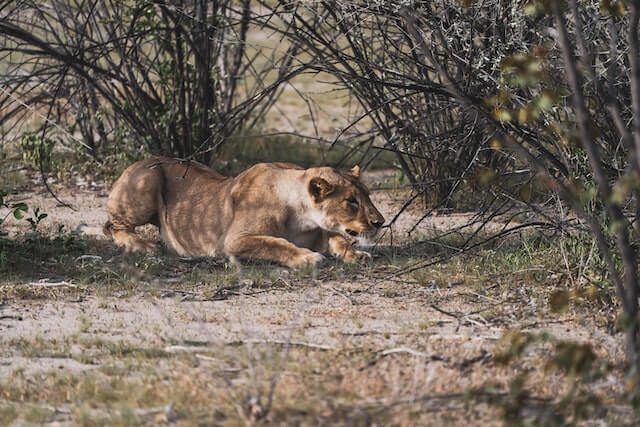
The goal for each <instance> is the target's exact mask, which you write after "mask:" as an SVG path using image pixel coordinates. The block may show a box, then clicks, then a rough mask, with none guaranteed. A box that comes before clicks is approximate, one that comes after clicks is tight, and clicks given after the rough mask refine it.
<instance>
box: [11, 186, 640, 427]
mask: <svg viewBox="0 0 640 427" xmlns="http://www.w3.org/2000/svg"><path fill="white" fill-rule="evenodd" d="M106 195H107V189H106V188H105V187H104V186H101V185H95V184H93V185H92V184H91V183H85V185H84V188H81V187H79V188H76V189H74V190H73V191H69V190H65V191H61V192H59V197H60V198H61V199H62V200H63V201H64V202H66V203H69V204H71V205H72V206H73V207H74V208H75V209H76V210H75V211H73V210H71V209H69V208H64V207H61V206H59V203H58V202H57V201H55V200H54V199H53V198H52V197H51V196H50V195H48V194H47V193H46V192H45V191H44V190H42V189H40V190H39V191H37V192H34V193H21V194H20V199H24V201H26V202H27V203H28V204H29V205H37V206H40V207H41V209H42V210H43V211H44V212H47V213H48V215H49V217H48V218H47V219H46V222H43V224H42V226H43V230H44V231H45V232H53V231H54V230H55V228H56V226H57V224H64V225H65V227H66V228H67V229H68V230H74V229H77V228H78V227H81V229H82V230H83V232H84V233H86V235H87V236H88V237H87V238H88V239H90V240H91V241H95V242H97V243H96V245H98V247H100V245H106V246H107V247H108V245H109V243H108V242H106V241H104V240H103V238H102V237H101V236H100V227H101V226H102V224H103V223H104V221H105V220H106V218H107V216H106V211H105V204H106ZM373 200H374V202H375V203H376V204H377V205H378V206H379V207H380V209H381V211H382V213H383V214H384V216H385V217H386V218H387V219H389V218H392V217H393V215H394V214H395V212H396V211H397V208H398V200H395V199H394V196H393V195H392V194H390V193H388V192H384V191H379V192H374V193H373ZM12 201H14V202H16V201H19V199H18V198H17V197H16V198H15V200H12ZM0 215H2V216H4V213H3V212H0ZM470 216H471V215H470V214H456V215H449V216H434V217H430V218H429V219H428V220H426V221H424V222H423V223H422V225H421V226H420V227H421V228H420V230H421V231H422V232H425V233H426V232H427V231H429V230H433V229H442V230H446V229H448V228H452V227H456V226H459V225H461V224H464V222H465V221H467V220H468V219H469V218H470ZM417 218H419V216H418V215H417V213H411V212H409V213H407V214H406V215H404V216H403V217H401V219H400V220H399V221H398V222H397V223H396V224H395V225H394V235H395V236H397V237H396V238H404V239H405V240H406V230H407V229H409V228H411V226H412V225H413V224H414V223H415V221H416V219H417ZM10 221H13V220H10ZM16 224H17V222H15V221H14V222H10V223H9V229H10V230H14V231H15V227H17V225H16ZM81 224H85V225H84V226H81ZM501 225H502V224H499V223H497V224H495V226H496V227H499V226H501ZM20 227H23V225H21V226H20ZM420 230H419V232H420ZM403 236H404V237H403ZM372 251H373V253H374V255H375V258H374V262H373V264H372V265H370V266H361V267H348V266H343V265H341V264H340V263H337V262H330V263H328V264H327V265H326V266H324V267H323V268H321V269H320V270H319V271H318V272H316V273H309V274H306V273H299V272H294V271H289V270H286V269H283V268H280V267H277V266H273V265H268V266H248V267H246V268H242V269H240V270H235V269H232V268H230V267H228V266H225V264H224V262H222V261H220V262H208V263H204V264H195V263H194V264H192V263H189V262H182V261H180V260H177V259H176V258H175V257H172V256H171V255H166V256H163V257H160V258H153V257H147V258H145V257H138V258H136V261H135V263H134V265H133V267H132V269H134V270H135V269H136V268H137V267H138V265H141V266H142V267H140V268H141V269H144V268H145V267H144V265H153V266H155V267H153V268H156V270H153V269H151V268H150V269H149V270H147V271H146V273H145V274H142V275H141V276H140V277H138V276H135V273H132V275H131V276H130V277H131V278H133V279H131V281H133V282H135V284H134V285H133V287H132V286H128V285H127V286H125V285H122V287H120V288H119V287H118V286H113V287H107V288H100V286H99V285H96V284H95V280H94V281H93V282H91V281H89V282H87V281H86V280H80V279H79V278H78V277H72V276H69V275H65V274H60V275H55V274H54V275H52V274H48V275H47V274H45V275H36V276H32V277H24V278H22V279H21V278H20V276H12V277H11V278H9V279H0V288H2V289H3V292H2V293H0V424H1V423H2V421H1V420H3V419H4V420H5V421H7V422H10V423H12V424H13V425H22V424H23V423H27V422H35V423H36V424H38V423H44V424H51V425H92V424H111V425H116V424H120V425H138V424H143V425H157V424H160V425H211V424H237V423H240V424H252V423H256V422H257V423H285V422H286V423H288V424H303V425H307V424H334V423H340V424H367V425H372V424H376V425H386V424H394V425H500V424H502V422H503V421H502V420H503V417H504V416H505V413H507V412H508V411H507V410H506V409H504V407H507V406H508V403H509V402H512V400H513V398H514V396H515V395H514V396H512V395H511V394H510V392H509V390H510V389H509V384H511V382H512V381H513V379H514V378H515V377H516V376H517V375H518V374H521V373H522V372H526V373H527V377H526V380H525V383H526V386H527V390H529V392H530V393H531V394H530V395H528V396H526V397H522V400H521V402H520V403H521V406H522V407H523V408H525V409H524V410H522V411H520V412H519V413H518V414H519V415H518V416H531V417H536V416H538V415H539V414H542V413H543V409H541V408H543V407H544V405H545V404H546V403H549V402H553V401H554V399H557V398H558V396H561V395H563V393H566V392H567V389H568V388H569V387H570V382H569V381H568V380H567V378H566V377H565V376H563V375H561V374H560V373H557V372H555V371H553V370H549V369H548V365H546V364H545V360H547V359H545V357H547V356H549V355H550V354H551V353H552V351H553V345H552V344H551V343H549V342H541V343H539V344H536V345H533V346H531V347H529V348H528V349H527V350H526V351H525V352H524V353H523V354H522V356H521V357H520V358H519V359H518V360H517V362H516V364H515V366H514V365H513V364H512V365H502V364H500V363H497V361H496V355H497V354H499V353H500V352H502V351H504V348H505V344H504V339H502V340H501V337H503V335H504V334H505V333H506V332H508V331H510V330H521V331H522V332H525V333H531V334H534V335H537V334H539V333H542V332H548V333H550V334H551V335H552V336H554V337H555V339H557V340H569V341H571V342H575V343H579V344H581V343H585V344H589V345H590V346H591V348H592V349H593V351H594V352H595V353H596V355H597V356H599V357H601V358H603V359H604V360H607V361H609V363H611V364H612V366H613V367H612V368H611V369H609V370H608V371H607V373H606V374H605V375H603V376H602V378H600V379H598V380H597V381H595V382H594V383H593V384H592V385H590V386H589V387H590V388H589V391H590V392H592V393H594V394H596V395H598V396H599V397H600V398H601V401H602V407H603V408H605V409H604V410H602V411H600V412H598V413H595V414H594V415H592V416H591V419H592V421H591V422H590V423H591V424H590V425H594V424H596V425H599V424H605V425H606V424H610V423H613V424H618V423H620V424H625V423H629V422H630V421H629V420H630V419H631V418H630V416H631V415H630V410H629V409H628V408H627V407H626V406H624V405H623V404H622V402H621V401H620V399H621V398H620V396H621V395H622V394H623V392H624V380H623V369H622V364H623V360H624V357H623V348H622V344H623V343H622V336H621V335H620V334H612V333H611V332H610V331H608V330H606V329H605V328H602V327H599V326H597V325H596V324H595V323H594V322H593V320H592V319H591V318H589V316H584V315H581V314H579V313H576V312H574V311H568V312H565V313H563V314H555V313H552V312H551V311H550V310H549V308H548V306H547V305H546V304H545V303H544V301H541V300H540V298H537V297H536V296H535V295H534V294H531V293H529V290H528V288H529V287H533V286H534V285H535V284H532V283H525V282H522V281H514V282H510V281H509V278H497V279H496V280H495V284H491V283H492V282H491V281H490V280H488V281H485V282H484V283H483V284H482V285H481V286H478V285H474V284H471V283H467V282H466V281H465V279H464V278H462V279H458V278H456V277H457V276H456V275H455V273H456V272H455V268H456V267H455V266H454V267H451V266H449V267H447V268H449V269H451V268H453V271H452V272H451V273H450V271H451V270H448V271H447V272H445V273H446V274H451V279H450V280H446V279H442V277H446V274H445V275H444V276H443V275H439V276H438V278H437V280H436V277H435V274H436V273H433V274H434V278H433V280H432V279H431V278H430V276H429V274H431V273H429V271H427V272H425V273H423V274H422V275H421V276H402V275H398V276H394V275H393V274H390V272H392V271H393V270H392V269H390V267H389V261H388V259H387V258H385V256H384V255H383V254H382V252H380V251H378V250H377V249H376V248H373V249H372ZM125 258H126V256H125V255H123V254H121V253H119V252H118V251H117V250H116V249H112V250H110V251H108V252H107V253H105V254H104V255H96V254H95V253H94V252H92V253H91V254H87V255H84V254H81V255H79V256H75V259H74V260H73V262H75V263H77V264H82V268H84V270H82V271H87V268H86V267H85V264H86V265H90V267H88V268H89V269H90V268H93V267H91V266H95V269H96V271H100V272H104V271H111V270H113V271H115V270H116V267H114V266H116V265H118V263H122V262H124V261H123V259H125ZM87 263H89V264H87ZM91 263H94V264H91ZM145 263H146V264H145ZM434 268H435V269H437V268H440V267H438V266H435V267H434ZM442 268H445V267H442ZM49 271H52V270H49ZM154 271H158V272H159V273H158V274H154ZM430 271H432V270H430ZM114 274H115V273H114ZM108 277H112V276H108ZM136 277H138V279H136V280H134V279H135V278H136ZM110 280H111V279H110ZM124 282H126V281H123V283H124ZM118 283H120V282H118ZM16 289H19V290H20V292H18V291H16ZM487 385H492V386H495V387H494V389H492V390H497V391H495V393H494V394H493V395H491V396H493V397H496V396H498V397H500V398H503V400H504V402H506V403H504V404H503V405H501V404H498V405H489V404H487V402H488V399H487V398H486V396H489V395H490V393H489V392H487V393H488V394H486V395H483V396H485V398H484V399H483V398H480V399H471V398H470V394H469V392H470V391H472V390H475V389H480V388H482V387H485V388H486V387H487ZM106 390H111V391H110V392H107V391H106ZM483 390H484V389H483ZM270 393H272V394H270ZM270 396H271V397H270ZM3 416H4V418H2V417H3ZM571 417H572V415H569V418H568V420H569V421H571V420H572V418H571ZM534 419H535V418H534ZM540 419H542V420H544V419H545V418H540Z"/></svg>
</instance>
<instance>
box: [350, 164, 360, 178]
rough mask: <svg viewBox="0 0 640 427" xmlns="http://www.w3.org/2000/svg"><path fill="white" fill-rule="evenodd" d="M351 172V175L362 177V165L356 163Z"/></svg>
mask: <svg viewBox="0 0 640 427" xmlns="http://www.w3.org/2000/svg"><path fill="white" fill-rule="evenodd" d="M349 172H351V175H353V176H355V177H356V178H360V166H358V165H355V166H354V167H352V168H351V170H350V171H349Z"/></svg>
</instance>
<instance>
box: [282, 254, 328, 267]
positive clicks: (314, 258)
mask: <svg viewBox="0 0 640 427" xmlns="http://www.w3.org/2000/svg"><path fill="white" fill-rule="evenodd" d="M324 260H325V257H324V256H323V255H322V254H319V253H318V252H309V253H306V254H304V255H298V256H297V257H296V258H295V260H294V262H292V263H291V265H290V267H295V268H299V267H305V266H310V267H317V266H318V265H320V264H322V263H323V262H324Z"/></svg>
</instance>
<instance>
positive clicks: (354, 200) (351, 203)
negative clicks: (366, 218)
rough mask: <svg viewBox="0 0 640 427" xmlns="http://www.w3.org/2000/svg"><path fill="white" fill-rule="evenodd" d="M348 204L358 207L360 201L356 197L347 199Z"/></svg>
mask: <svg viewBox="0 0 640 427" xmlns="http://www.w3.org/2000/svg"><path fill="white" fill-rule="evenodd" d="M347 203H349V204H350V205H352V206H355V207H358V199H356V198H355V197H353V196H351V197H349V198H348V199H347Z"/></svg>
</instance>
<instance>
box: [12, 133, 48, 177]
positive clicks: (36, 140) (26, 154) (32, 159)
mask: <svg viewBox="0 0 640 427" xmlns="http://www.w3.org/2000/svg"><path fill="white" fill-rule="evenodd" d="M55 144H56V142H55V140H53V139H49V138H43V137H41V136H39V135H23V136H22V139H21V140H20V148H21V149H22V159H23V160H24V161H25V162H27V163H30V164H32V165H34V166H37V167H38V168H40V169H42V170H43V171H44V172H49V171H51V154H52V153H53V147H54V146H55Z"/></svg>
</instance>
